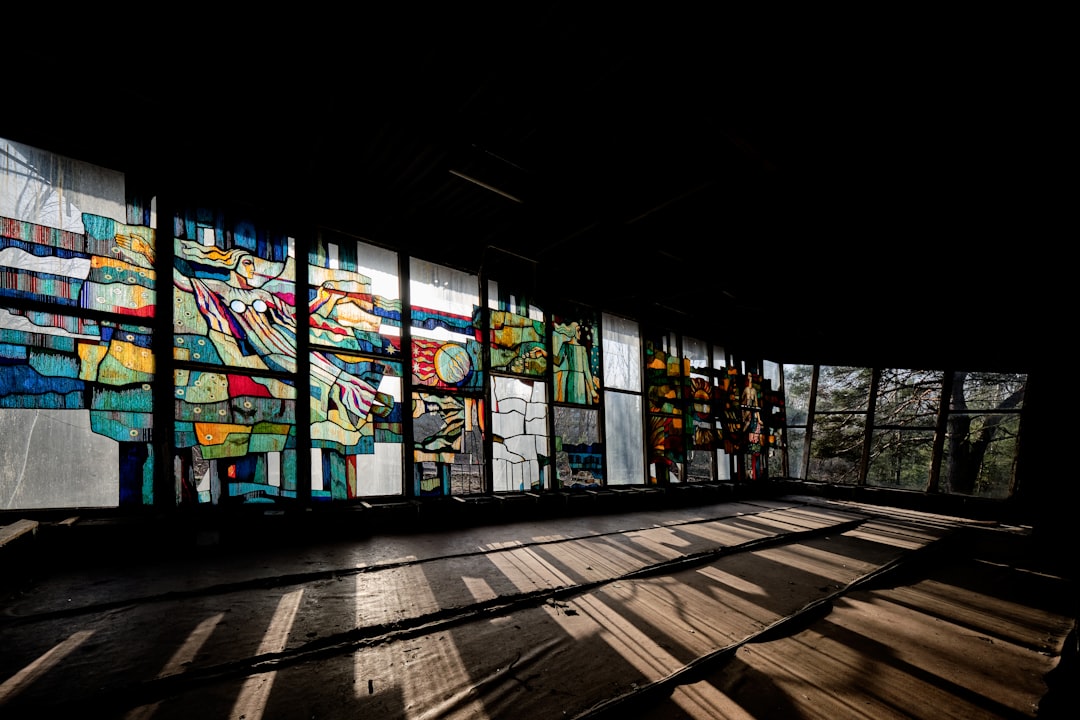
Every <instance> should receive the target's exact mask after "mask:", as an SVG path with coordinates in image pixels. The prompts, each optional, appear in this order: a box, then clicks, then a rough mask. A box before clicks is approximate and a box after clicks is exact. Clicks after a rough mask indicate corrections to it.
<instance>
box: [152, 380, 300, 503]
mask: <svg viewBox="0 0 1080 720" xmlns="http://www.w3.org/2000/svg"><path fill="white" fill-rule="evenodd" d="M174 408H175V413H174V420H175V424H174V431H175V432H174V440H173V452H174V468H175V470H176V473H177V482H178V491H177V494H178V499H179V500H180V502H181V503H192V502H199V503H207V502H212V503H218V502H222V501H225V500H230V501H234V502H249V503H255V502H273V501H274V500H276V499H278V498H294V497H296V388H295V387H294V385H293V384H292V382H289V381H285V380H279V379H276V378H270V377H257V376H250V375H239V374H231V373H223V372H208V371H201V370H185V369H178V370H176V371H175V399H174Z"/></svg>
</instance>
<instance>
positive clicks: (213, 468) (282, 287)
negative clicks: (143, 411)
mask: <svg viewBox="0 0 1080 720" xmlns="http://www.w3.org/2000/svg"><path fill="white" fill-rule="evenodd" d="M172 232H173V246H174V266H173V287H174V292H173V302H174V309H173V312H174V315H173V325H174V333H173V358H174V360H175V362H176V369H175V371H174V394H175V399H174V403H175V412H174V421H175V425H174V436H175V440H174V443H173V453H174V457H173V468H174V475H175V479H176V483H177V487H178V497H179V500H180V502H182V503H186V502H211V503H218V502H225V501H229V502H243V503H273V502H277V501H279V500H281V499H284V498H295V497H296V496H297V476H296V472H297V468H296V463H297V457H296V453H297V447H296V400H297V397H296V371H297V358H296V267H295V241H294V240H293V238H292V237H289V236H287V235H284V234H275V233H273V232H271V231H270V230H269V229H268V227H267V226H266V225H260V224H256V223H255V222H253V221H251V220H248V219H247V218H242V217H231V216H228V215H226V214H225V213H222V212H218V211H215V210H213V209H209V208H189V209H185V210H183V211H181V212H178V213H177V214H176V215H175V217H174V218H173V223H172ZM328 372H332V371H329V370H328ZM313 385H314V381H313Z"/></svg>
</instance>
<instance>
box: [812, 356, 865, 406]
mask: <svg viewBox="0 0 1080 720" xmlns="http://www.w3.org/2000/svg"><path fill="white" fill-rule="evenodd" d="M870 380H871V372H870V368H863V367H838V366H832V365H823V366H822V367H821V369H820V371H819V373H818V385H817V401H816V404H815V406H814V407H815V410H816V412H819V413H822V412H849V411H863V412H865V411H866V410H867V408H868V407H869V403H870Z"/></svg>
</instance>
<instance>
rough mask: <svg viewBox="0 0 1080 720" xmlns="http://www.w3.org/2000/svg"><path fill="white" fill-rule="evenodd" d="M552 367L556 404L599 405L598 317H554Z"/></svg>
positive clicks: (563, 315)
mask: <svg viewBox="0 0 1080 720" xmlns="http://www.w3.org/2000/svg"><path fill="white" fill-rule="evenodd" d="M551 330H552V332H551V358H552V361H551V364H552V374H553V378H554V384H553V387H552V393H553V395H554V398H555V402H557V403H572V404H574V405H597V404H599V402H600V389H601V387H602V383H601V377H600V343H599V332H598V330H599V328H598V327H597V322H596V315H595V314H594V313H590V312H580V313H577V314H574V315H566V314H562V315H555V316H553V317H552V326H551Z"/></svg>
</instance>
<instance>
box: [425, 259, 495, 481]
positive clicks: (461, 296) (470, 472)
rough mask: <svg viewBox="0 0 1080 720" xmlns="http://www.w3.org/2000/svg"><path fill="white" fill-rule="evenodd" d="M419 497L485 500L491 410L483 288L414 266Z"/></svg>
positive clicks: (469, 278) (460, 275) (457, 274)
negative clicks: (486, 398) (486, 394)
mask: <svg viewBox="0 0 1080 720" xmlns="http://www.w3.org/2000/svg"><path fill="white" fill-rule="evenodd" d="M409 299H410V301H411V316H412V324H411V327H410V330H411V333H412V358H411V360H412V383H413V396H412V426H413V463H414V465H413V475H414V492H415V493H416V494H417V495H420V496H433V495H451V494H453V495H467V494H477V493H482V492H484V490H485V482H484V433H483V429H484V402H483V395H482V393H483V391H484V385H483V378H484V372H483V356H482V355H481V353H482V350H481V342H480V338H481V337H482V327H483V326H482V324H481V322H482V321H481V317H482V313H481V307H480V294H479V280H478V278H477V277H476V276H475V275H472V274H470V273H466V272H462V271H460V270H455V269H452V268H448V267H444V266H441V265H436V264H434V263H430V262H427V261H424V260H419V259H417V258H410V261H409Z"/></svg>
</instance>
